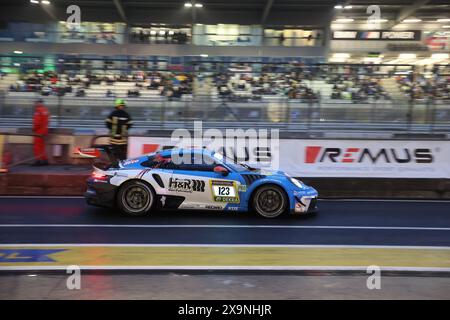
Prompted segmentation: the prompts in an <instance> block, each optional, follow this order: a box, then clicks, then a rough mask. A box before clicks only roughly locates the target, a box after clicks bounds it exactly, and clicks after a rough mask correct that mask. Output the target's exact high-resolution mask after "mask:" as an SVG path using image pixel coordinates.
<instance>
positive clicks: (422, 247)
mask: <svg viewBox="0 0 450 320" xmlns="http://www.w3.org/2000/svg"><path fill="white" fill-rule="evenodd" d="M0 247H39V248H40V247H140V248H152V247H156V248H160V247H199V248H201V247H207V248H211V247H217V248H228V247H233V248H313V249H321V248H325V249H327V248H335V249H407V250H408V249H409V250H417V249H421V250H450V247H440V246H386V245H385V246H379V245H373V246H372V245H339V244H337V245H334V244H333V245H320V244H203V243H202V244H197V243H194V244H186V243H182V244H174V243H169V244H162V243H155V244H153V243H152V244H142V243H137V244H135V243H129V244H127V243H42V244H40V243H29V244H22V243H19V244H17V243H6V244H2V243H0Z"/></svg>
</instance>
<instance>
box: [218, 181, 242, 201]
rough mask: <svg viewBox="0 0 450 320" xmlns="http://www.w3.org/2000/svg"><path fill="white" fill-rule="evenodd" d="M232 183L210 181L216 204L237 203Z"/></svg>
mask: <svg viewBox="0 0 450 320" xmlns="http://www.w3.org/2000/svg"><path fill="white" fill-rule="evenodd" d="M236 189H237V188H236V183H235V182H234V181H223V180H211V191H212V195H213V199H214V201H216V202H227V203H239V195H238V193H237V192H236Z"/></svg>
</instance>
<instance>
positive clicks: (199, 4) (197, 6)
mask: <svg viewBox="0 0 450 320" xmlns="http://www.w3.org/2000/svg"><path fill="white" fill-rule="evenodd" d="M195 7H196V8H203V5H202V4H201V3H196V4H195Z"/></svg>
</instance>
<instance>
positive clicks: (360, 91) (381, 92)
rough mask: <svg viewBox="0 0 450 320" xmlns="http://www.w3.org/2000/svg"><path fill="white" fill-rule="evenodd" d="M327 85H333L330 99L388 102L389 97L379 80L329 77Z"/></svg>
mask: <svg viewBox="0 0 450 320" xmlns="http://www.w3.org/2000/svg"><path fill="white" fill-rule="evenodd" d="M327 83H329V84H332V85H333V92H332V93H331V99H340V100H341V99H343V100H352V101H354V102H365V101H368V100H370V99H373V100H389V99H390V97H389V95H388V93H387V92H386V90H385V89H384V88H383V86H382V85H381V84H380V79H377V78H373V77H366V76H361V75H360V76H354V75H344V76H342V75H331V76H330V77H329V78H328V79H327Z"/></svg>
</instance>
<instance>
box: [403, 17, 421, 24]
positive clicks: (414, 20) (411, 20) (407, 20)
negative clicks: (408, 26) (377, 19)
mask: <svg viewBox="0 0 450 320" xmlns="http://www.w3.org/2000/svg"><path fill="white" fill-rule="evenodd" d="M420 21H422V19H416V18H411V19H405V20H403V21H402V22H405V23H412V22H420Z"/></svg>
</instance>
